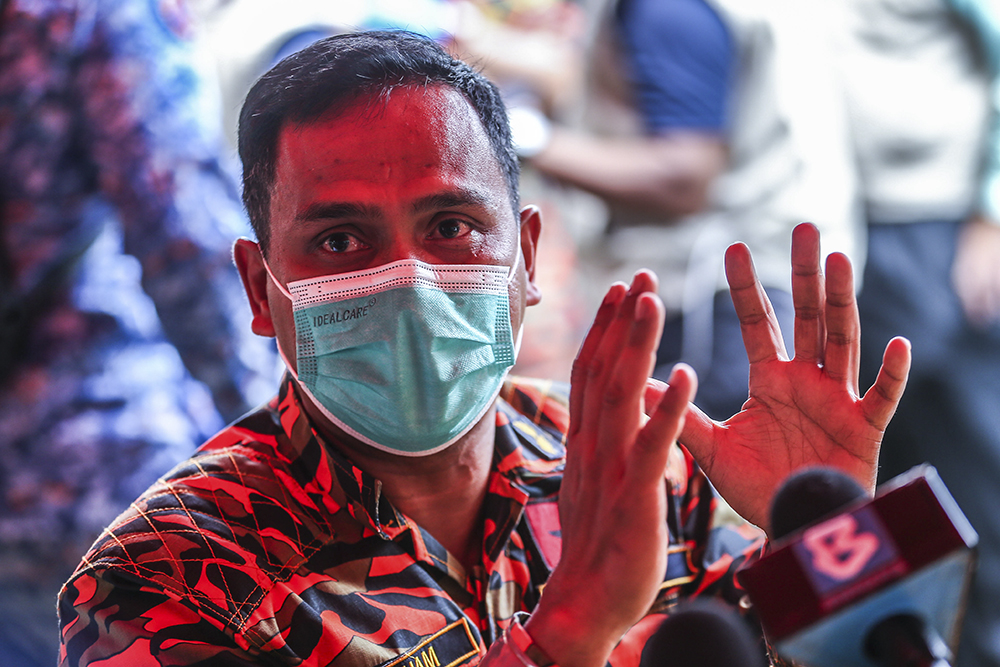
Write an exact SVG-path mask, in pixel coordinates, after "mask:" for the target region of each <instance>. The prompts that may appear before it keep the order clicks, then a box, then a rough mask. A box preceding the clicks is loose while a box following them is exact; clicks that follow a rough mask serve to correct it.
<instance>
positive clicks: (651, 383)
mask: <svg viewBox="0 0 1000 667" xmlns="http://www.w3.org/2000/svg"><path fill="white" fill-rule="evenodd" d="M668 386H670V385H668V384H667V383H666V382H664V381H663V380H657V379H656V378H646V391H645V393H644V394H643V395H642V405H643V410H642V411H643V412H645V413H646V415H647V416H651V415H652V414H653V413H654V412H656V406H658V405H659V404H660V400H661V399H662V398H663V392H665V391H666V390H667V387H668Z"/></svg>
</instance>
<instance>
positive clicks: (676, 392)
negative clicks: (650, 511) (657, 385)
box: [630, 364, 697, 484]
mask: <svg viewBox="0 0 1000 667" xmlns="http://www.w3.org/2000/svg"><path fill="white" fill-rule="evenodd" d="M696 389H697V377H696V376H695V373H694V371H693V370H692V369H691V367H690V366H688V365H687V364H677V365H676V366H674V370H673V371H672V372H671V373H670V380H669V386H668V387H667V390H666V391H665V392H664V393H663V396H662V398H661V400H660V403H659V405H658V406H657V408H656V411H655V412H654V413H653V415H652V417H651V418H650V420H649V423H647V424H646V426H645V427H644V428H643V429H642V431H640V433H639V435H638V437H637V438H636V443H635V447H634V449H633V451H632V456H631V457H630V464H631V465H632V470H633V471H634V472H635V473H636V477H635V480H636V481H637V482H638V483H640V484H642V483H654V484H659V483H661V482H662V480H663V473H664V470H665V469H666V467H667V460H668V457H669V455H670V446H671V445H672V444H673V443H674V442H676V440H677V437H678V435H680V433H681V430H682V429H683V428H684V421H685V415H686V414H687V413H688V405H689V404H690V403H691V401H692V400H694V394H695V390H696Z"/></svg>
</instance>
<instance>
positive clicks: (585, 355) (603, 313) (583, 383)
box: [569, 283, 628, 435]
mask: <svg viewBox="0 0 1000 667" xmlns="http://www.w3.org/2000/svg"><path fill="white" fill-rule="evenodd" d="M627 291H628V287H627V286H626V285H625V283H614V284H613V285H611V287H609V288H608V292H607V294H605V295H604V300H603V301H602V302H601V305H600V307H599V308H598V309H597V315H595V316H594V323H593V324H592V325H591V326H590V330H589V331H588V332H587V336H586V338H584V340H583V344H582V345H581V346H580V351H579V352H578V353H577V355H576V359H574V360H573V370H572V371H571V373H570V392H569V396H570V398H569V406H570V410H569V415H570V429H569V435H575V434H576V432H577V431H578V430H579V428H580V417H581V415H582V412H581V411H582V409H583V401H584V397H585V396H586V394H587V379H588V377H589V376H590V375H593V374H594V371H593V364H594V357H595V355H596V354H597V350H598V348H599V347H600V344H601V340H603V338H604V334H605V332H606V331H607V329H608V327H609V326H610V325H611V322H612V320H614V318H615V315H616V313H617V311H618V308H619V306H620V305H621V303H622V301H624V299H625V294H626V292H627Z"/></svg>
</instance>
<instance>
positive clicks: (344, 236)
mask: <svg viewBox="0 0 1000 667" xmlns="http://www.w3.org/2000/svg"><path fill="white" fill-rule="evenodd" d="M323 245H324V246H325V247H326V248H327V249H328V250H330V251H331V252H335V253H345V252H351V251H354V250H359V249H361V248H363V247H364V244H362V243H361V242H360V241H358V239H356V238H355V237H354V236H352V235H351V234H348V233H346V232H338V233H336V234H330V235H329V236H328V237H326V239H325V240H324V241H323Z"/></svg>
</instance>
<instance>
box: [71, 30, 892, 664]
mask: <svg viewBox="0 0 1000 667" xmlns="http://www.w3.org/2000/svg"><path fill="white" fill-rule="evenodd" d="M240 152H241V157H242V159H243V162H244V169H245V176H244V178H245V183H244V185H245V189H244V198H245V201H246V204H247V208H248V210H249V211H250V216H251V219H252V220H253V222H254V225H255V229H256V233H257V235H258V238H259V245H258V244H256V243H253V242H251V241H248V240H241V241H238V242H237V244H236V248H235V257H236V263H237V266H238V267H239V269H240V272H241V274H242V276H243V279H244V284H245V287H246V290H247V294H248V297H249V299H250V304H251V308H252V310H253V328H254V331H255V332H257V333H258V334H260V335H264V336H274V337H276V338H277V340H278V346H279V349H280V350H281V352H282V353H283V354H284V355H285V357H286V360H287V363H288V367H289V371H290V373H291V375H290V376H289V377H287V378H286V379H285V381H284V382H283V386H282V389H281V392H280V394H279V396H278V397H277V398H276V399H275V400H274V401H272V403H271V404H270V405H269V406H267V407H266V408H264V409H262V410H260V411H259V412H257V413H254V414H252V415H250V416H249V417H247V418H246V419H244V420H242V421H240V422H237V423H236V424H234V425H233V426H232V427H230V428H229V429H226V430H225V431H223V432H222V433H221V434H219V435H218V436H217V437H216V438H214V439H213V440H211V441H209V442H208V443H207V444H206V445H205V446H204V447H203V449H202V450H201V452H200V454H199V455H198V456H196V457H195V458H193V459H192V460H191V461H190V462H189V463H188V464H185V465H182V466H180V467H179V468H177V469H176V470H174V471H173V472H172V473H170V474H169V475H167V476H166V477H165V478H164V480H162V481H161V483H160V484H158V485H156V486H154V487H153V488H151V489H150V490H149V491H148V492H147V493H146V494H145V495H144V496H143V497H141V498H140V499H139V500H138V501H137V502H136V503H135V505H134V506H133V508H132V510H130V511H129V512H127V513H125V514H124V515H123V516H122V517H120V519H119V520H118V521H117V522H116V523H115V525H113V526H112V527H111V528H110V529H109V531H108V532H107V533H106V534H105V536H104V537H103V538H102V539H101V540H99V541H98V543H97V544H95V546H94V548H93V549H92V550H91V552H90V553H89V554H88V555H87V556H86V557H85V558H84V561H83V563H82V564H81V566H80V568H79V569H78V571H77V572H76V574H75V575H74V577H73V578H72V579H71V580H70V581H69V582H68V583H67V585H66V587H65V588H64V590H63V592H62V594H61V600H60V613H61V626H62V638H63V646H64V652H63V654H62V663H63V664H64V665H78V664H89V663H97V662H99V661H103V660H107V661H109V662H107V663H103V664H114V663H115V662H116V661H117V662H119V663H121V664H163V665H166V664H171V665H182V664H198V663H204V664H208V663H209V662H210V663H211V664H251V663H257V662H261V663H274V664H284V663H288V664H350V665H376V664H417V663H419V664H421V665H435V666H437V665H443V664H448V665H459V664H473V663H477V662H479V661H483V662H487V663H490V664H538V665H542V664H549V663H551V662H555V663H556V664H559V665H562V666H563V667H572V666H576V665H603V664H604V663H605V662H606V661H607V660H608V659H610V660H611V661H612V662H613V663H614V664H628V665H634V664H636V662H637V660H638V656H639V654H640V653H641V650H642V643H643V641H644V640H645V638H647V637H648V636H649V634H651V632H652V630H653V629H654V628H655V624H654V623H653V621H656V620H659V618H660V617H659V616H656V615H654V616H651V617H648V618H647V620H646V621H643V617H644V616H645V615H646V614H647V612H649V611H651V610H653V611H660V612H662V611H663V609H664V608H666V607H668V606H669V605H670V604H671V603H672V602H673V601H675V600H676V599H677V597H678V596H681V595H693V594H696V593H711V592H716V593H718V594H720V595H723V596H725V597H728V598H729V599H730V601H733V602H735V601H736V599H738V598H739V596H740V593H739V591H738V590H736V589H735V586H734V581H733V570H734V568H735V567H736V565H737V564H738V563H739V562H740V561H741V560H742V559H743V558H744V557H745V556H746V555H748V554H751V553H754V552H755V551H756V550H758V549H759V548H760V543H759V540H755V539H753V538H750V539H747V538H746V537H745V536H744V535H743V534H742V533H740V532H738V531H734V530H728V531H727V530H725V529H719V528H713V527H711V526H710V522H711V510H710V506H711V494H712V492H711V490H710V487H709V485H708V484H707V480H706V478H705V477H704V476H703V474H702V473H701V472H700V471H699V469H698V467H697V466H696V465H695V464H694V461H693V460H692V459H691V458H690V456H689V455H687V454H686V453H685V452H684V451H683V450H681V449H680V448H678V447H676V446H675V445H674V443H675V440H676V438H677V437H678V435H680V436H681V437H682V439H683V442H684V444H685V445H686V446H687V447H688V448H689V449H690V450H691V452H692V453H693V454H694V456H695V457H696V458H697V459H698V460H699V461H700V462H701V463H702V465H703V466H704V467H705V470H706V471H707V473H708V475H709V476H710V477H711V479H712V481H713V482H714V483H715V485H716V486H717V488H718V489H719V491H720V492H721V493H722V494H723V495H725V496H726V498H727V499H728V500H729V501H730V503H731V504H732V506H733V507H734V509H736V510H737V511H738V512H740V513H741V514H743V516H745V517H747V518H748V519H749V520H750V521H752V522H754V523H756V524H758V525H759V526H761V527H763V528H764V529H765V530H766V529H767V518H766V510H767V503H768V500H769V498H770V496H771V494H772V492H773V490H774V488H775V486H776V485H777V484H778V483H780V481H781V480H782V479H783V478H784V477H785V476H786V475H787V473H788V472H789V471H790V470H792V469H795V468H797V467H799V466H802V465H807V464H811V463H827V464H830V465H835V466H838V467H840V468H842V469H844V470H846V471H848V472H849V473H850V474H851V475H853V476H854V477H855V478H857V479H858V480H859V481H861V482H863V483H864V484H865V485H866V486H867V488H869V489H872V488H873V480H874V476H875V464H876V459H877V452H878V443H879V439H880V436H881V431H882V429H883V428H884V426H885V424H886V422H887V421H888V419H889V417H890V415H891V413H892V410H893V407H894V405H895V403H896V401H897V400H898V397H899V394H900V393H901V391H902V388H903V384H904V381H905V375H906V369H907V365H908V358H909V352H908V346H907V344H906V342H905V341H903V340H901V339H900V340H895V341H893V343H892V344H891V345H890V346H889V347H888V349H887V354H886V368H885V372H884V373H883V374H882V375H881V376H880V377H879V380H878V382H877V383H876V385H875V387H874V388H873V389H872V390H870V391H869V392H868V393H867V394H866V395H865V397H864V398H863V399H858V398H857V395H858V392H857V389H858V388H857V384H856V377H857V370H856V366H857V339H858V331H857V317H856V314H855V311H854V300H853V288H852V284H851V275H850V267H849V264H848V262H847V260H846V258H844V257H843V256H840V255H836V256H833V257H832V258H831V259H830V260H829V263H828V270H829V277H828V278H827V284H826V288H825V290H824V289H823V288H822V286H821V278H820V273H819V269H818V261H819V260H818V258H819V246H818V242H819V239H818V235H817V233H816V230H815V228H813V227H811V226H804V227H802V228H800V229H799V230H798V232H797V234H796V239H795V243H794V246H795V252H794V254H793V264H794V266H795V267H796V300H797V305H798V307H799V323H798V324H799V326H798V327H797V328H796V350H797V357H796V359H795V360H793V361H787V360H784V359H783V355H784V350H783V344H782V343H781V339H780V335H779V333H778V331H777V329H776V326H775V324H774V319H773V316H772V315H771V311H770V308H769V306H768V304H767V301H766V297H764V295H763V292H762V290H761V288H760V284H759V283H758V282H757V281H756V279H755V278H754V275H753V269H752V266H751V263H750V257H749V253H748V251H747V250H746V248H745V246H742V245H737V246H734V247H733V248H732V249H731V250H730V251H729V255H728V259H729V267H730V279H731V282H732V284H733V296H734V300H735V302H736V305H737V310H738V311H739V313H740V314H741V317H742V319H743V322H744V325H745V328H746V339H747V350H748V352H749V354H750V359H751V361H752V362H753V369H754V370H753V375H752V382H753V384H752V392H751V399H750V401H749V402H748V403H747V406H746V409H745V410H744V411H743V412H741V413H740V414H739V415H737V416H736V417H734V418H733V419H731V420H730V421H728V422H727V423H726V424H715V423H712V422H711V421H709V420H708V419H707V418H706V417H705V416H704V415H703V414H702V413H700V412H699V411H698V410H696V409H694V408H692V407H690V406H689V401H690V399H691V398H692V397H693V395H694V384H695V379H694V376H693V374H692V372H691V371H690V370H689V369H686V368H684V367H681V368H679V369H678V370H677V371H676V372H675V373H674V374H673V376H672V378H671V380H672V382H671V384H670V386H669V387H668V386H665V385H664V384H662V383H659V382H655V381H653V382H648V381H647V376H648V374H649V372H650V370H651V369H652V363H653V357H654V353H655V350H656V345H657V339H658V337H659V333H660V330H661V327H662V319H663V306H662V303H661V302H660V300H659V298H658V297H657V296H656V280H655V277H654V276H653V275H652V274H651V273H649V272H639V273H638V274H636V276H635V278H634V279H633V281H632V284H631V285H630V286H626V285H624V284H620V283H619V284H615V285H613V286H612V287H611V288H610V290H609V291H608V294H607V296H606V298H605V300H604V302H603V304H602V306H601V307H600V309H599V312H598V314H597V316H596V319H595V323H594V326H593V328H592V330H591V331H590V333H589V335H588V337H587V339H586V340H585V342H584V344H583V347H582V349H581V351H580V354H579V357H578V359H577V362H576V363H575V366H574V371H573V383H572V390H571V393H570V397H569V408H568V411H567V410H565V409H563V408H562V407H561V406H560V405H559V404H558V403H557V402H556V401H555V400H554V399H553V398H552V397H551V396H550V395H547V394H546V393H545V392H543V391H541V390H539V389H537V388H533V387H530V386H529V387H521V388H517V387H512V388H508V389H505V390H504V395H505V397H506V400H501V399H496V396H497V393H498V392H499V391H501V382H502V379H503V377H504V374H505V372H506V369H507V368H508V367H509V366H510V365H511V364H512V363H513V356H514V353H515V348H516V342H515V341H516V339H517V335H518V334H517V332H518V331H519V329H520V325H521V322H522V317H523V313H524V308H525V307H526V306H528V305H534V304H536V303H537V302H538V301H539V298H540V294H539V292H538V289H537V288H536V286H535V285H534V283H533V275H534V272H535V269H536V266H535V257H536V255H535V250H536V240H537V238H538V233H539V229H540V224H541V221H540V219H539V216H538V212H537V210H536V209H534V208H532V207H526V208H524V209H520V208H519V204H518V197H517V181H516V178H517V168H516V162H515V160H514V158H513V153H512V151H511V149H510V135H509V130H508V127H507V123H506V117H505V114H504V110H503V105H502V104H501V103H500V101H499V96H498V95H497V93H496V89H495V88H493V87H492V85H490V84H488V83H487V82H486V81H485V79H483V78H482V77H480V76H479V75H477V74H475V73H474V72H473V71H472V70H471V69H470V68H468V66H466V65H464V64H463V63H460V62H458V61H454V60H452V59H451V58H450V57H449V56H447V55H446V54H445V53H444V52H443V51H441V50H440V49H439V48H438V47H436V46H435V45H433V43H431V42H429V41H427V40H425V39H422V38H418V37H415V36H409V35H406V34H397V33H365V34H358V35H343V36H338V37H333V38H330V39H327V40H323V41H320V42H317V43H316V44H314V45H313V46H310V47H308V48H306V49H305V50H303V51H302V52H300V53H299V54H297V55H294V56H292V57H290V58H289V59H287V60H285V61H283V62H282V63H279V64H278V65H277V66H275V68H274V69H272V70H271V71H270V72H269V73H268V74H266V75H265V76H264V77H263V78H262V79H261V80H260V81H259V82H258V83H257V85H256V86H255V87H254V89H253V90H251V92H250V94H249V95H248V97H247V101H246V103H245V105H244V108H243V111H242V114H241V129H240ZM330 330H336V332H335V333H334V334H333V335H330V334H329V333H328V332H329V331H330ZM643 406H645V410H646V412H647V413H648V414H649V415H650V417H649V420H648V422H646V421H645V419H644V417H643V414H642V412H643ZM564 444H565V448H566V450H568V451H569V452H571V454H570V456H569V458H568V459H567V460H566V461H565V468H563V445H564ZM665 479H666V481H667V484H666V485H665V484H664V480H665ZM557 503H558V504H557ZM543 587H544V594H543ZM519 612H524V613H525V615H524V616H518V615H517V614H518V613H519ZM528 614H530V615H528ZM613 652H614V653H613Z"/></svg>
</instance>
